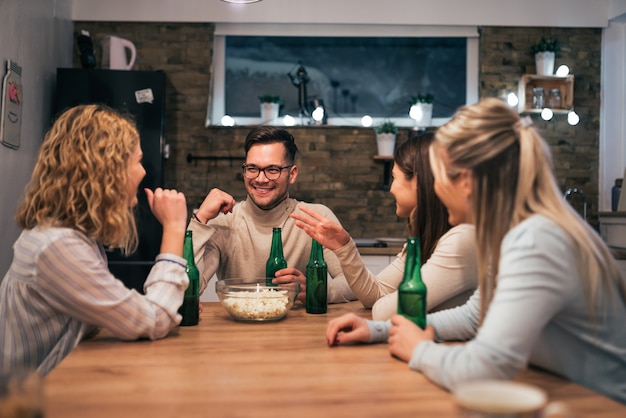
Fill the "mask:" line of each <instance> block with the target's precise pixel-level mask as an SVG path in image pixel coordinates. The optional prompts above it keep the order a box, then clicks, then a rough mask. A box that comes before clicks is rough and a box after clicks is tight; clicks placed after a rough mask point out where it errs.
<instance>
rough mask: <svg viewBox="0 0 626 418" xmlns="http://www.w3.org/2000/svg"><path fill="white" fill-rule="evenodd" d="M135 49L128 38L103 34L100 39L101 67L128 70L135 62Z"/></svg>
mask: <svg viewBox="0 0 626 418" xmlns="http://www.w3.org/2000/svg"><path fill="white" fill-rule="evenodd" d="M136 58H137V49H136V48H135V45H134V44H133V43H132V42H131V41H129V40H128V39H124V38H118V37H117V36H105V37H104V38H103V39H102V68H107V69H110V70H130V69H131V68H133V65H134V64H135V59H136Z"/></svg>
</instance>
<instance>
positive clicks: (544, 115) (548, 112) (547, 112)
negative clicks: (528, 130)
mask: <svg viewBox="0 0 626 418" xmlns="http://www.w3.org/2000/svg"><path fill="white" fill-rule="evenodd" d="M552 116H554V113H553V112H552V109H549V108H547V107H544V108H543V110H542V111H541V119H543V120H550V119H552Z"/></svg>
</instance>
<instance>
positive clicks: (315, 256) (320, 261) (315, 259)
mask: <svg viewBox="0 0 626 418" xmlns="http://www.w3.org/2000/svg"><path fill="white" fill-rule="evenodd" d="M314 264H315V265H319V266H325V265H326V262H325V261H324V249H323V248H322V245H321V244H320V243H319V242H317V241H316V240H313V241H312V243H311V255H310V257H309V265H314Z"/></svg>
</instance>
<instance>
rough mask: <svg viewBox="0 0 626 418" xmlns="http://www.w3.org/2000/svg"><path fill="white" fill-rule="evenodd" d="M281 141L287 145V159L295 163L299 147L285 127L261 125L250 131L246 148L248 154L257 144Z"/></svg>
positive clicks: (290, 162) (288, 161)
mask: <svg viewBox="0 0 626 418" xmlns="http://www.w3.org/2000/svg"><path fill="white" fill-rule="evenodd" d="M277 142H280V143H281V144H283V145H284V146H285V160H286V162H287V163H289V164H293V163H294V162H295V160H296V152H298V147H297V146H296V141H295V139H293V136H292V135H291V134H290V133H289V132H288V131H287V130H285V129H282V128H276V127H274V126H259V127H257V128H254V129H252V130H251V131H250V133H248V136H247V137H246V142H245V144H244V150H245V151H246V155H248V151H249V150H250V148H252V146H253V145H256V144H274V143H277Z"/></svg>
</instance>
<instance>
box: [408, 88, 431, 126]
mask: <svg viewBox="0 0 626 418" xmlns="http://www.w3.org/2000/svg"><path fill="white" fill-rule="evenodd" d="M434 100H435V96H433V95H432V94H430V93H418V94H416V95H415V96H411V101H410V102H409V104H410V105H411V108H410V110H409V116H410V117H411V119H413V120H414V121H415V123H416V125H417V126H418V127H425V126H430V125H431V124H432V120H433V101H434Z"/></svg>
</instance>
